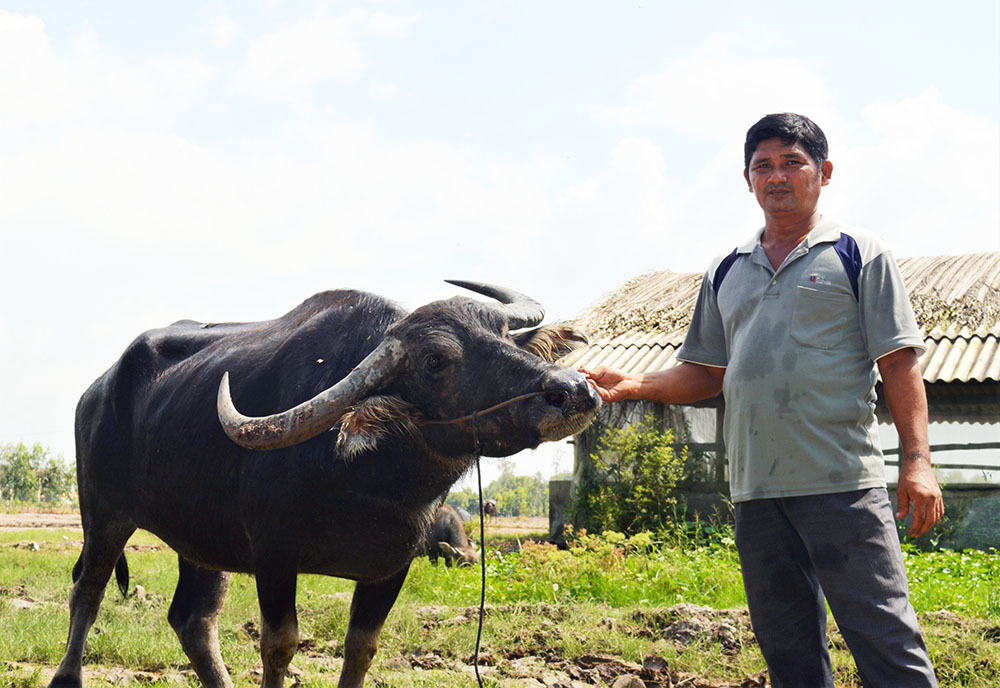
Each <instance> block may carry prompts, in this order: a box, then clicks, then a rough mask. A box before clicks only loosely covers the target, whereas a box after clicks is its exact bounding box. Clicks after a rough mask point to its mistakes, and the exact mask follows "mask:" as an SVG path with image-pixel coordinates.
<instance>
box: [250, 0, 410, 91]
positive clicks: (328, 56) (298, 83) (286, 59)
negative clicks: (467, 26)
mask: <svg viewBox="0 0 1000 688" xmlns="http://www.w3.org/2000/svg"><path fill="white" fill-rule="evenodd" d="M418 20H419V15H417V14H412V15H399V14H391V13H388V12H374V13H373V12H369V11H367V10H363V9H352V10H350V11H349V12H347V13H346V14H343V15H341V16H337V17H316V18H313V19H300V20H295V21H288V22H283V23H281V24H279V25H278V26H277V27H276V28H275V29H274V30H273V31H270V32H268V33H266V34H264V35H261V36H257V37H254V38H251V39H250V43H249V47H248V49H247V53H246V56H245V60H244V76H243V79H244V82H245V86H246V87H247V88H248V89H249V90H250V91H252V92H253V93H254V94H255V95H257V96H258V97H263V98H269V99H275V100H289V99H294V98H297V97H301V95H302V92H303V89H306V88H308V87H311V86H315V85H317V84H320V83H323V82H328V81H333V82H341V83H353V82H356V81H357V80H359V79H361V78H362V76H364V75H365V74H366V73H367V72H368V71H369V69H370V67H371V60H370V58H369V56H368V52H367V49H366V47H365V41H366V39H371V38H373V37H379V38H385V37H400V36H404V35H406V34H407V33H408V31H409V29H410V27H411V26H413V24H415V23H416V22H417V21H418Z"/></svg>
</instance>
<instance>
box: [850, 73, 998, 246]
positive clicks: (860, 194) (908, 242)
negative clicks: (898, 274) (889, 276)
mask: <svg viewBox="0 0 1000 688" xmlns="http://www.w3.org/2000/svg"><path fill="white" fill-rule="evenodd" d="M853 129H854V131H853V132H852V134H853V136H852V137H851V138H849V139H848V140H847V141H846V142H845V144H846V145H844V146H843V148H844V154H843V156H842V158H841V160H840V161H839V163H838V162H837V161H836V160H835V168H834V183H835V184H838V185H839V187H840V188H838V189H837V191H836V194H837V198H838V205H839V206H840V207H842V208H844V209H845V211H846V212H849V213H850V215H851V216H852V217H858V218H861V219H858V220H856V222H857V223H859V224H860V223H862V222H866V223H869V224H870V225H871V228H872V229H874V230H875V231H877V232H879V233H880V234H882V235H883V236H884V237H885V238H886V239H888V240H889V243H890V245H891V246H893V247H894V249H895V252H896V254H897V255H951V254H956V253H967V252H974V251H996V250H1000V194H998V189H1000V130H998V128H997V126H996V123H995V122H991V121H990V120H989V119H987V118H985V117H981V116H977V115H970V114H968V113H965V112H962V111H960V110H957V109H955V108H953V107H950V106H948V105H947V104H946V103H944V102H942V96H941V93H940V92H939V91H938V90H936V89H928V90H926V91H924V92H923V93H921V94H919V95H918V96H915V97H912V98H906V99H904V100H901V101H898V102H894V103H880V104H874V105H870V106H869V107H867V108H866V109H865V110H864V111H863V112H862V113H861V116H860V121H859V122H858V123H857V124H856V125H855V126H854V127H853ZM831 157H832V155H831ZM838 173H839V174H838ZM832 188H833V185H831V189H832ZM845 219H846V218H845Z"/></svg>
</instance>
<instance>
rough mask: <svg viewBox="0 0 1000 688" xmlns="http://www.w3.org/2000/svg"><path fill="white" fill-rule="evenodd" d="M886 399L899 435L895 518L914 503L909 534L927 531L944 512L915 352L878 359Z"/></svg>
mask: <svg viewBox="0 0 1000 688" xmlns="http://www.w3.org/2000/svg"><path fill="white" fill-rule="evenodd" d="M877 363H878V369H879V373H880V374H881V375H882V389H883V390H884V393H885V401H886V404H887V405H888V407H889V413H890V414H891V415H892V421H893V423H895V425H896V433H897V434H898V435H899V448H900V456H899V479H898V480H897V482H896V496H897V498H898V502H899V503H898V507H897V509H896V518H898V519H902V518H905V517H906V515H907V514H908V513H910V503H911V502H912V504H913V523H912V524H911V526H910V531H909V534H910V537H919V536H921V535H923V534H924V533H926V532H927V531H928V530H929V529H930V527H931V526H933V525H934V524H935V523H937V522H938V521H939V520H940V519H941V517H942V516H943V515H944V500H943V499H942V498H941V488H940V486H938V482H937V478H935V477H934V471H933V470H932V469H931V450H930V446H929V444H928V442H927V397H926V395H925V394H924V381H923V377H922V376H921V375H920V364H919V363H918V362H917V354H916V352H915V351H914V350H913V349H911V348H905V349H899V350H897V351H893V352H892V353H889V354H886V355H885V356H882V357H881V358H880V359H878V361H877Z"/></svg>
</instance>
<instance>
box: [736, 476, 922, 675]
mask: <svg viewBox="0 0 1000 688" xmlns="http://www.w3.org/2000/svg"><path fill="white" fill-rule="evenodd" d="M735 506H736V547H737V549H738V550H739V555H740V566H741V568H742V569H743V585H744V588H745V589H746V593H747V603H748V605H749V607H750V621H751V623H752V624H753V629H754V635H756V637H757V642H758V643H759V644H760V649H761V652H762V653H763V655H764V659H765V660H766V661H767V668H768V673H769V674H770V678H771V683H772V684H773V685H774V686H775V688H834V683H833V676H832V674H831V670H830V655H829V653H828V652H827V645H826V605H825V604H824V595H825V599H826V601H827V602H829V604H830V610H831V611H832V612H833V616H834V618H835V619H836V621H837V626H838V627H839V628H840V632H841V634H842V635H843V636H844V640H845V641H846V642H847V646H848V648H849V649H850V651H851V654H852V655H854V661H855V663H856V665H857V668H858V673H859V675H860V677H861V682H862V684H863V685H864V686H866V688H882V687H892V688H901V687H907V688H909V687H910V686H921V687H924V686H937V680H936V679H935V677H934V669H933V668H932V667H931V663H930V660H929V659H928V657H927V649H926V648H925V646H924V641H923V638H922V637H921V636H920V629H919V627H918V625H917V617H916V614H915V613H914V612H913V607H912V606H911V605H910V602H909V599H908V595H909V589H908V587H907V584H906V569H905V568H904V566H903V558H902V556H901V553H900V548H899V537H898V535H897V533H896V526H895V524H894V522H893V513H892V506H891V504H890V503H889V497H888V494H887V493H886V491H885V489H884V488H875V489H871V490H859V491H857V492H844V493H839V494H828V495H816V496H808V497H785V498H780V499H757V500H751V501H747V502H738V503H737V504H736V505H735Z"/></svg>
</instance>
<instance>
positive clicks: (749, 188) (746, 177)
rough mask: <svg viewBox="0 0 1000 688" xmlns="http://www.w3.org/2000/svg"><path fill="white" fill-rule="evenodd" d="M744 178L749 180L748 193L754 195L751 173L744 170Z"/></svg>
mask: <svg viewBox="0 0 1000 688" xmlns="http://www.w3.org/2000/svg"><path fill="white" fill-rule="evenodd" d="M743 178H744V179H746V180H747V191H749V192H750V193H753V184H751V183H750V173H749V172H748V171H747V170H743Z"/></svg>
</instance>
